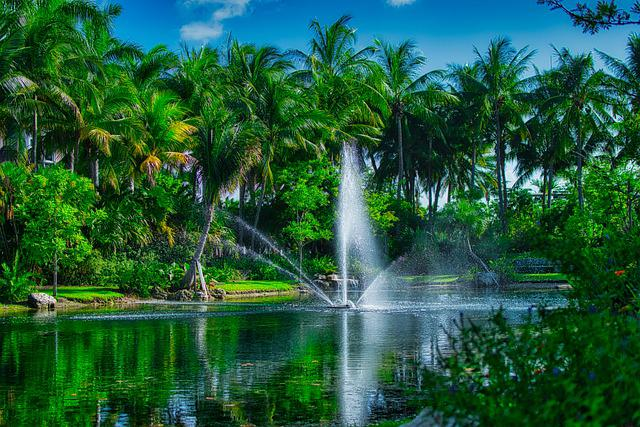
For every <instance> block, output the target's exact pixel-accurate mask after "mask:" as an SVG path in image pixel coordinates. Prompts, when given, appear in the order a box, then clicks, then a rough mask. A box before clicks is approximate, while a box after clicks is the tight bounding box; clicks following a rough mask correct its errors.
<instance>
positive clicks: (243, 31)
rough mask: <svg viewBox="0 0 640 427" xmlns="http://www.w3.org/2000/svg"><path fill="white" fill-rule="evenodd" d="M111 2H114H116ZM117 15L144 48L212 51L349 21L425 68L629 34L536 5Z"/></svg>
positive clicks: (391, 1)
mask: <svg viewBox="0 0 640 427" xmlns="http://www.w3.org/2000/svg"><path fill="white" fill-rule="evenodd" d="M115 1H118V0H115ZM119 3H120V4H121V5H122V6H123V12H122V14H121V16H120V17H119V18H118V19H117V21H116V26H115V31H116V34H117V35H118V36H119V37H121V38H123V39H125V40H128V41H133V42H135V43H137V44H139V45H142V46H143V47H145V48H150V47H153V46H155V45H157V44H165V45H167V46H168V47H169V48H171V49H174V50H178V49H179V48H180V46H181V44H182V43H186V44H188V45H191V46H200V45H202V44H210V45H212V46H217V45H220V44H222V43H224V41H225V40H226V38H227V37H228V35H229V34H231V35H232V36H233V37H235V38H238V39H239V40H240V41H241V42H247V43H255V44H258V45H263V44H270V45H275V46H277V47H279V48H281V49H285V50H286V49H292V48H295V49H305V48H306V47H307V45H308V39H309V37H310V32H309V29H308V26H309V23H310V22H311V20H312V19H318V20H319V21H320V22H321V23H323V24H330V23H332V22H333V21H335V20H336V19H337V18H339V17H340V16H342V15H345V14H347V15H351V16H352V17H353V20H352V25H353V26H354V27H355V28H357V30H358V33H357V34H358V43H359V44H360V45H362V46H364V45H366V44H368V43H370V42H371V41H372V40H373V39H374V38H380V39H383V40H387V41H390V42H392V43H397V42H400V41H403V40H406V39H411V40H413V41H414V42H415V43H416V44H417V46H418V47H419V49H420V50H421V51H422V53H423V54H424V55H425V56H426V58H427V68H428V69H439V68H444V67H446V66H447V64H451V63H457V64H465V63H470V62H472V61H473V60H474V58H475V57H474V53H473V47H474V46H476V47H477V48H478V49H479V50H480V51H484V50H485V49H486V46H487V45H488V44H489V41H490V40H491V39H492V38H494V37H497V36H508V37H509V38H511V40H512V41H513V44H514V46H515V47H516V48H521V47H524V46H527V45H528V46H529V47H530V48H532V49H535V50H536V51H537V54H536V56H535V57H534V64H535V65H536V66H537V67H539V68H547V67H549V65H550V62H551V60H552V57H553V49H552V47H551V45H552V44H553V45H554V46H556V47H558V48H560V47H567V48H569V49H570V50H572V51H576V52H585V51H589V50H591V49H594V48H595V49H599V50H601V51H604V52H606V53H608V54H610V55H613V56H616V57H621V58H622V57H624V56H625V43H626V40H627V37H628V35H629V33H631V32H632V31H638V32H640V28H634V27H621V28H615V29H612V30H608V31H603V32H601V33H599V34H597V35H589V34H584V33H582V31H581V30H580V29H579V28H576V27H574V26H573V25H572V23H571V22H570V20H569V19H568V17H567V16H565V15H564V14H563V13H562V12H560V11H550V10H549V9H547V8H546V7H544V6H540V5H538V4H537V2H536V0H511V1H509V0H458V1H456V0H449V1H446V0H445V1H442V0H342V1H340V0H152V1H149V0H119Z"/></svg>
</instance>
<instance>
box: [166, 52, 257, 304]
mask: <svg viewBox="0 0 640 427" xmlns="http://www.w3.org/2000/svg"><path fill="white" fill-rule="evenodd" d="M218 58H219V57H218V53H217V52H216V51H214V50H211V49H209V48H206V47H204V48H201V49H199V50H189V49H185V51H184V53H183V56H182V58H181V60H180V62H179V65H178V67H177V70H176V73H175V75H174V76H173V77H172V78H171V82H170V84H171V86H172V87H173V88H174V89H175V91H176V92H177V93H178V94H179V95H180V97H181V98H182V99H183V100H184V101H185V102H186V103H187V104H188V105H189V108H190V110H191V112H192V113H194V114H196V115H197V124H196V126H197V132H196V134H195V135H194V137H195V143H194V146H193V148H192V150H191V153H190V156H191V158H192V159H193V164H192V168H193V169H194V174H193V177H194V183H195V182H198V181H200V182H201V184H202V189H203V195H202V204H203V208H204V222H203V227H202V232H201V234H200V238H199V239H198V243H197V245H196V248H195V251H194V255H193V257H192V259H191V262H190V264H189V269H188V271H187V272H186V273H185V276H184V278H183V281H182V283H183V286H184V287H190V286H193V285H194V284H195V282H196V275H198V272H201V269H200V259H201V257H202V254H203V252H204V248H205V245H206V243H207V240H208V238H209V231H210V229H211V223H212V221H213V215H214V211H215V206H216V204H217V203H218V202H219V201H220V198H221V197H222V195H223V194H224V193H228V192H231V191H233V190H234V189H235V188H236V187H237V186H238V185H239V183H240V182H242V181H243V180H244V178H245V176H246V174H247V172H248V171H249V170H251V169H252V168H253V167H254V166H255V164H256V163H257V161H258V159H259V157H260V156H259V155H260V145H259V143H258V140H257V137H256V133H255V130H254V127H255V125H253V123H252V122H251V121H248V120H243V117H241V114H238V112H237V110H236V109H234V108H230V107H228V106H227V105H226V104H225V100H226V98H227V96H228V95H229V94H230V93H233V90H232V89H230V88H229V87H227V86H228V85H227V80H226V78H225V76H224V75H223V72H222V70H221V68H220V66H219V62H218ZM202 285H203V291H204V292H205V293H206V292H207V291H206V286H204V283H202Z"/></svg>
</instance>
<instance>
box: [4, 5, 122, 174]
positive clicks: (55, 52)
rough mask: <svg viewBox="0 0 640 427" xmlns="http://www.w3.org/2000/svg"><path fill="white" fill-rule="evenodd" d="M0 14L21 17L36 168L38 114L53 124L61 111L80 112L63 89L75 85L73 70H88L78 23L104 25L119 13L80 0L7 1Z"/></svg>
mask: <svg viewBox="0 0 640 427" xmlns="http://www.w3.org/2000/svg"><path fill="white" fill-rule="evenodd" d="M4 10H5V11H9V12H10V13H11V14H13V15H14V16H18V17H19V19H17V20H16V21H15V22H16V23H17V25H18V26H19V27H21V28H20V31H21V32H22V41H23V44H22V49H21V52H20V55H19V57H18V58H17V66H18V67H19V69H20V70H22V71H23V72H24V75H25V76H27V77H28V78H29V79H30V80H31V81H33V82H34V83H35V85H34V86H33V90H32V91H30V92H29V93H28V94H25V95H26V96H25V97H24V98H23V103H22V104H23V110H24V111H25V113H26V111H27V110H30V116H31V118H30V119H29V121H31V123H30V125H29V127H30V128H31V131H30V133H31V137H32V152H33V161H34V163H35V164H36V165H37V164H38V163H40V162H42V161H43V160H44V150H43V149H42V147H41V145H40V144H39V143H40V136H41V133H42V132H41V129H40V126H39V122H38V121H39V115H43V114H46V115H48V117H47V119H49V118H50V117H52V118H53V119H54V120H55V117H56V115H57V114H56V113H57V112H58V111H59V110H65V111H70V112H71V113H72V114H76V115H77V112H78V108H77V105H76V103H75V102H74V100H73V99H72V98H71V97H70V96H69V94H68V92H67V90H66V89H65V86H68V83H69V82H71V81H73V80H74V79H73V77H74V76H73V70H74V69H77V68H78V67H79V65H80V64H81V63H83V62H84V64H85V66H88V65H87V63H86V61H85V60H84V58H86V57H87V42H86V39H85V37H84V35H83V34H82V32H81V31H80V27H81V24H83V23H87V22H92V23H93V24H94V25H96V26H108V25H109V22H110V20H111V19H112V18H113V17H114V16H117V15H118V14H119V12H120V8H119V6H115V5H110V4H108V5H106V6H105V7H104V8H103V9H101V8H99V7H98V6H96V5H95V4H93V3H91V2H84V1H73V0H60V1H57V0H43V1H38V2H11V3H9V4H7V5H5V9H4ZM25 119H26V117H25ZM26 121H27V120H25V122H26Z"/></svg>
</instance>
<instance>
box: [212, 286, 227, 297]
mask: <svg viewBox="0 0 640 427" xmlns="http://www.w3.org/2000/svg"><path fill="white" fill-rule="evenodd" d="M211 296H212V297H213V298H215V299H217V300H223V299H225V298H226V297H227V292H226V291H225V290H224V289H220V288H213V289H212V290H211Z"/></svg>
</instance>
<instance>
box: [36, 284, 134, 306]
mask: <svg viewBox="0 0 640 427" xmlns="http://www.w3.org/2000/svg"><path fill="white" fill-rule="evenodd" d="M38 291H39V292H44V293H47V294H49V295H51V294H53V289H51V288H46V289H39V290H38ZM58 297H60V298H66V299H68V300H71V301H78V302H94V301H95V302H105V301H112V300H115V299H118V298H122V297H124V294H122V293H121V292H118V290H117V289H112V288H102V287H98V286H96V287H88V286H58Z"/></svg>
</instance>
